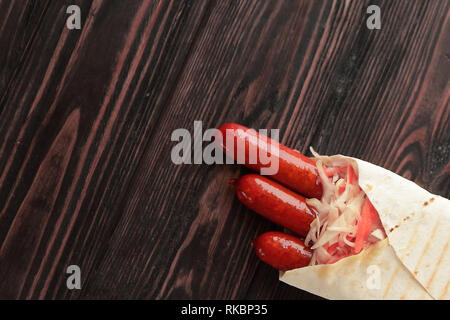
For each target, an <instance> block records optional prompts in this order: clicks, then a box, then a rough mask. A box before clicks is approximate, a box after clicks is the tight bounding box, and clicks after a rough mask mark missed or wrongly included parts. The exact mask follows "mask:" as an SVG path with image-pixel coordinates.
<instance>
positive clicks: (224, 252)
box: [0, 0, 450, 299]
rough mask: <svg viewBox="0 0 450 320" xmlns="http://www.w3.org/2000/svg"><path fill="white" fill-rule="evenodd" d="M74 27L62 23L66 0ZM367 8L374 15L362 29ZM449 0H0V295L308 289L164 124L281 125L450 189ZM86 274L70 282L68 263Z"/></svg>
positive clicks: (312, 141)
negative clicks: (257, 250) (179, 155)
mask: <svg viewBox="0 0 450 320" xmlns="http://www.w3.org/2000/svg"><path fill="white" fill-rule="evenodd" d="M71 4H77V5H79V6H80V8H81V10H82V30H68V29H67V28H66V27H65V21H66V18H67V14H66V12H65V11H66V8H67V6H68V5H71ZM370 4H378V5H379V6H380V8H381V11H382V27H381V30H368V29H367V27H366V18H367V14H366V8H367V6H368V5H370ZM449 9H450V2H449V1H447V0H441V1H406V0H401V1H306V0H301V1H287V0H286V1H275V0H273V1H256V0H254V1H252V0H246V1H215V0H211V1H207V0H202V1H156V0H148V1H141V0H127V1H108V0H103V1H102V0H93V1H87V0H76V1H75V0H71V1H66V0H64V1H58V2H56V1H32V0H29V1H22V0H0V31H1V32H0V71H1V72H0V298H8V299H15V298H22V299H25V298H27V299H102V298H111V299H190V298H192V299H213V298H214V299H237V298H239V299H304V298H308V299H314V298H316V297H315V296H313V295H310V294H308V293H305V292H302V291H300V290H297V289H294V288H291V287H289V286H287V285H285V284H283V283H280V282H278V280H277V274H276V272H275V271H274V270H272V269H271V268H270V267H268V266H266V265H264V264H263V263H261V262H259V261H258V259H257V257H256V255H254V254H253V253H252V249H251V246H250V240H251V239H253V238H254V237H256V236H257V235H259V234H261V233H262V232H264V231H269V230H279V229H280V228H279V227H277V226H274V225H273V224H271V223H270V222H268V221H265V220H264V219H263V218H261V217H259V216H257V215H255V214H253V213H251V212H250V211H249V210H247V209H246V208H244V207H243V206H242V205H241V204H240V203H239V202H238V200H237V199H236V198H235V196H234V193H233V191H232V190H231V189H230V188H229V187H228V186H227V181H228V180H229V179H230V178H233V177H237V176H239V175H240V174H242V173H244V172H247V171H246V169H243V168H241V167H239V166H235V165H231V166H220V165H216V166H207V165H181V166H177V165H174V164H173V163H172V162H171V160H170V151H171V148H172V147H173V146H174V143H173V142H171V140H170V137H171V133H172V131H173V130H174V129H176V128H187V129H188V130H190V131H191V132H192V131H193V122H194V121H195V120H201V121H203V126H204V129H206V128H213V127H218V126H219V125H220V124H222V123H225V122H238V123H241V124H244V125H247V126H251V127H254V128H268V129H271V128H278V129H280V132H281V137H280V138H281V141H282V142H283V143H285V144H286V145H288V146H290V147H293V148H297V149H299V150H300V151H302V152H304V153H307V154H308V148H309V147H310V146H313V147H314V148H315V149H316V150H317V151H318V152H320V153H324V154H334V153H342V154H346V155H349V156H356V157H358V158H362V159H365V160H368V161H371V162H373V163H375V164H378V165H382V166H384V167H386V168H388V169H390V170H392V171H394V172H397V173H399V174H401V175H403V176H404V177H406V178H409V179H412V180H414V181H415V182H417V183H418V184H420V185H422V186H424V187H425V188H427V189H429V190H430V191H432V192H434V193H437V194H440V195H442V196H445V197H447V198H448V197H450V106H449V96H450V85H449V74H450V42H449V41H448V39H450V14H449V11H450V10H449ZM71 264H76V265H79V266H80V267H81V270H82V290H73V291H70V290H68V289H67V288H66V284H65V282H66V278H67V276H66V274H65V270H66V268H67V266H68V265H71Z"/></svg>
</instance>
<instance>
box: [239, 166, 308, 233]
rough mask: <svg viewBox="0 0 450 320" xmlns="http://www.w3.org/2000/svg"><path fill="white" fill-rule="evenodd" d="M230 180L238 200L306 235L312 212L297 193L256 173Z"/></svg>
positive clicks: (272, 219) (278, 222) (279, 223)
mask: <svg viewBox="0 0 450 320" xmlns="http://www.w3.org/2000/svg"><path fill="white" fill-rule="evenodd" d="M232 183H233V185H234V187H235V190H236V194H237V196H238V198H239V200H240V201H241V202H242V203H243V204H244V205H246V206H247V207H248V208H250V209H252V210H253V211H255V212H257V213H259V214H260V215H262V216H264V217H265V218H267V219H269V220H270V221H272V222H275V223H276V224H278V225H280V226H283V227H285V228H287V229H289V230H291V231H293V232H295V233H296V234H298V235H301V236H306V235H307V234H308V231H309V228H310V227H309V225H310V224H311V222H312V221H313V220H314V218H315V217H316V211H315V210H313V209H311V208H310V207H309V206H308V205H307V204H306V199H305V198H303V197H302V196H301V195H299V194H297V193H295V192H293V191H291V190H289V189H288V188H286V187H283V186H282V185H280V184H278V183H276V182H274V181H272V180H270V179H268V178H266V177H264V176H260V175H258V174H248V175H245V176H242V177H241V178H239V179H237V180H233V182H232Z"/></svg>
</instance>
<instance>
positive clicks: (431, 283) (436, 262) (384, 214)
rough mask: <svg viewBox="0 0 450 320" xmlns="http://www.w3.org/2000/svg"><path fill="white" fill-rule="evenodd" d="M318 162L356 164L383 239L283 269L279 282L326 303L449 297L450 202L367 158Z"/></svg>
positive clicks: (325, 158)
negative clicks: (327, 261) (342, 254)
mask: <svg viewBox="0 0 450 320" xmlns="http://www.w3.org/2000/svg"><path fill="white" fill-rule="evenodd" d="M316 158H318V159H320V160H322V161H323V162H324V164H329V163H333V162H334V163H336V162H344V163H345V162H351V163H352V164H353V167H354V168H355V169H356V170H357V174H358V178H359V180H358V183H359V186H360V188H361V189H362V190H363V191H364V193H365V194H366V195H367V198H368V199H369V200H370V202H371V203H372V205H373V206H374V207H375V209H376V211H377V212H378V215H379V219H380V220H381V223H382V228H383V229H384V230H383V231H384V232H385V237H383V239H380V240H379V241H377V242H376V243H374V244H373V245H371V246H369V247H367V248H364V249H363V250H362V251H361V252H360V253H359V254H356V255H350V256H347V257H344V258H342V259H340V260H339V261H337V262H334V263H331V264H315V265H310V266H307V267H302V268H297V269H293V270H289V271H284V272H283V271H280V274H279V279H280V280H281V281H283V282H285V283H287V284H289V285H292V286H295V287H297V288H299V289H302V290H305V291H308V292H310V293H313V294H316V295H318V296H321V297H324V298H327V299H390V300H392V299H395V300H396V299H450V292H449V279H450V248H449V239H450V201H449V200H448V199H446V198H443V197H441V196H438V195H434V194H431V193H430V192H428V191H426V190H425V189H423V188H421V187H419V186H418V185H417V184H415V183H414V182H412V181H409V180H407V179H405V178H403V177H401V176H399V175H397V174H395V173H393V172H391V171H389V170H386V169H384V168H382V167H379V166H377V165H374V164H371V163H368V162H366V161H363V160H359V159H356V158H350V157H345V156H341V155H337V156H332V157H321V156H318V155H317V154H316Z"/></svg>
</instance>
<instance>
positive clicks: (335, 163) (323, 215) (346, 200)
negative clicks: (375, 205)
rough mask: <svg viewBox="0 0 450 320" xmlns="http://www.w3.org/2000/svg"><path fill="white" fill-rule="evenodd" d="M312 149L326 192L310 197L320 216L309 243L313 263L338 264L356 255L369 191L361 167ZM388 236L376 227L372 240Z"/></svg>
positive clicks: (314, 222)
mask: <svg viewBox="0 0 450 320" xmlns="http://www.w3.org/2000/svg"><path fill="white" fill-rule="evenodd" d="M311 152H312V154H313V155H314V157H315V159H316V166H317V171H318V173H319V177H320V181H321V183H322V187H323V195H322V198H321V199H320V200H319V199H308V200H307V204H308V205H309V206H311V207H314V208H315V209H316V210H317V215H316V218H315V219H314V220H313V222H312V223H311V225H310V230H309V233H308V234H307V236H306V238H305V243H306V244H307V245H308V246H310V247H311V248H312V249H314V252H313V256H312V259H311V262H310V265H317V264H327V263H334V262H335V261H337V260H339V259H341V258H343V257H345V256H348V255H351V254H352V249H353V247H354V246H355V243H354V241H355V237H356V233H357V229H358V222H359V221H360V220H361V209H362V205H363V202H364V200H365V198H366V194H365V193H364V191H363V190H362V189H361V188H360V187H359V185H358V179H357V177H358V171H357V167H356V165H354V163H353V162H352V161H351V160H349V159H345V158H343V157H327V156H321V155H319V154H318V153H317V152H315V151H314V150H313V149H312V148H311ZM351 170H353V171H352V172H350V171H351ZM355 177H356V180H355ZM352 180H355V181H352ZM384 237H385V234H384V232H383V231H382V230H380V229H376V230H374V231H373V232H371V234H370V236H369V239H368V243H369V244H373V243H375V242H377V241H379V240H381V239H383V238H384Z"/></svg>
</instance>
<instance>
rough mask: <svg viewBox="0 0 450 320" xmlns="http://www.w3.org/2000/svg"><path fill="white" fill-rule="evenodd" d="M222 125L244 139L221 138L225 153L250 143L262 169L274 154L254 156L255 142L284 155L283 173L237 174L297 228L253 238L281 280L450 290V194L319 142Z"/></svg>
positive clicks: (331, 290) (309, 285)
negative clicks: (294, 141)
mask: <svg viewBox="0 0 450 320" xmlns="http://www.w3.org/2000/svg"><path fill="white" fill-rule="evenodd" d="M220 130H221V131H222V132H223V136H224V137H230V136H231V139H234V140H233V142H234V143H233V144H232V147H231V148H230V147H229V146H230V144H229V143H227V142H226V140H225V138H224V139H223V140H222V141H221V146H222V147H223V149H224V151H225V153H226V154H227V155H234V154H237V153H238V152H239V150H238V148H243V150H241V151H242V152H243V154H245V161H244V164H245V165H246V166H248V167H250V168H252V169H254V170H259V169H260V168H261V167H263V166H264V164H261V163H258V161H256V163H249V157H248V154H247V153H246V152H247V150H251V149H252V146H251V144H256V146H254V149H264V150H265V151H266V152H268V153H269V154H272V155H276V156H277V157H278V158H277V161H279V163H278V167H279V170H278V172H277V173H276V174H274V175H272V176H259V175H256V174H254V175H247V176H244V177H241V178H239V179H237V180H234V181H233V182H232V183H233V185H234V186H235V187H236V194H237V196H238V198H239V199H240V200H241V201H242V202H243V203H244V204H245V205H246V206H248V207H249V208H251V209H252V210H254V211H256V212H258V213H260V214H261V215H263V216H265V217H266V218H268V219H270V220H272V221H273V222H275V223H277V224H279V225H281V226H283V227H285V228H286V229H287V232H289V233H281V232H272V233H267V234H264V235H262V236H260V237H258V238H257V239H255V241H254V243H253V244H254V247H255V250H256V253H257V255H258V256H259V257H260V258H261V259H262V260H263V261H265V262H267V263H269V264H271V265H272V266H274V267H276V268H277V269H279V270H280V273H279V278H280V280H281V281H283V282H285V283H287V284H289V285H292V286H295V287H297V288H299V289H302V290H305V291H308V292H311V293H313V294H316V295H318V296H321V297H324V298H327V299H449V298H450V292H449V282H450V281H449V280H450V248H449V240H450V201H449V200H448V199H446V198H443V197H441V196H438V195H434V194H431V193H430V192H428V191H426V190H425V189H423V188H421V187H419V186H418V185H417V184H415V183H414V182H412V181H409V180H407V179H405V178H403V177H401V176H399V175H397V174H395V173H393V172H391V171H389V170H386V169H384V168H381V167H379V166H376V165H374V164H371V163H369V162H366V161H363V160H359V159H356V158H351V157H346V156H342V155H336V156H320V155H319V154H317V153H315V152H314V150H312V152H313V155H314V157H313V158H307V157H305V156H303V155H301V154H300V153H299V152H297V151H295V150H292V149H289V148H287V147H285V146H283V145H281V144H279V143H278V142H276V141H274V140H271V139H269V138H267V137H264V138H263V139H262V140H263V141H259V139H261V135H258V133H256V132H255V131H254V130H251V129H248V128H246V127H243V126H239V125H235V124H227V125H224V126H222V127H221V128H220ZM238 131H239V132H238ZM239 140H242V141H241V142H242V144H239ZM228 141H231V140H228ZM239 145H240V147H239ZM265 165H267V164H265ZM294 234H295V235H294ZM297 236H299V237H298V238H297Z"/></svg>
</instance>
